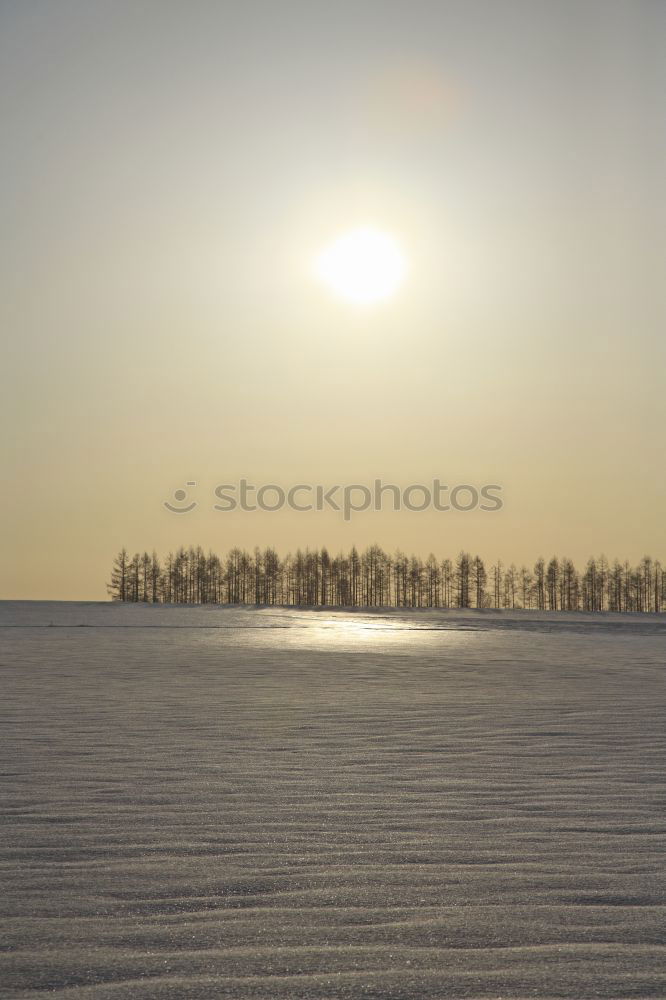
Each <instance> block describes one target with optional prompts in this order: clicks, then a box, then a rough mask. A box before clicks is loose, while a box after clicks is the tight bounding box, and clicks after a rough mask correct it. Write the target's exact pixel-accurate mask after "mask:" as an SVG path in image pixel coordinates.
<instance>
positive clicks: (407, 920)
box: [0, 603, 666, 1000]
mask: <svg viewBox="0 0 666 1000" xmlns="http://www.w3.org/2000/svg"><path fill="white" fill-rule="evenodd" d="M0 641H1V642H2V650H1V655H0V664H1V666H0V669H1V671H2V691H3V697H2V704H1V707H0V711H1V713H2V722H3V732H4V741H3V745H4V751H3V764H2V778H1V788H2V799H3V810H2V817H3V831H2V833H3V836H2V846H1V848H0V865H1V867H2V883H3V893H2V897H1V901H0V907H1V910H2V919H1V921H0V938H1V940H2V954H1V956H0V963H1V964H0V972H1V976H0V983H1V986H0V995H1V996H2V997H7V998H8V997H11V998H23V997H44V996H46V995H48V996H51V995H55V996H57V997H62V998H63V1000H65V998H68V1000H69V998H71V1000H74V998H76V1000H84V998H85V1000H107V998H108V1000H129V998H132V1000H134V998H139V1000H148V998H160V1000H162V998H164V1000H166V998H169V1000H200V998H209V997H210V998H216V997H222V998H228V997H233V998H236V997H237V998H239V1000H242V998H252V1000H305V998H308V1000H325V998H353V1000H356V998H359V1000H360V998H382V1000H407V998H409V1000H420V998H434V997H437V998H445V997H446V998H462V997H466V998H477V1000H479V998H488V1000H489V998H493V1000H498V998H505V1000H507V998H514V1000H518V998H520V1000H526V998H528V997H529V998H534V997H538V998H542V1000H544V998H562V997H567V998H572V1000H585V998H592V997H595V998H598V997H602V998H615V1000H620V998H629V997H665V996H666V961H665V959H666V948H665V943H666V941H665V939H666V930H665V928H666V920H665V918H666V905H665V904H666V897H665V893H664V867H665V866H664V860H665V852H664V846H665V838H664V833H665V831H666V817H665V814H664V801H665V795H664V792H665V784H666V781H665V777H664V776H665V773H666V769H665V764H666V752H665V751H666V731H665V727H664V714H665V713H664V707H665V702H666V686H665V684H664V668H665V663H666V619H664V618H660V617H659V616H655V615H645V616H616V615H584V614H571V615H565V614H557V615H548V614H546V613H542V614H537V613H530V612H515V613H510V612H505V613H494V612H487V613H485V612H481V613H477V612H469V613H461V612H444V611H437V612H435V611H423V612H420V611H409V612H397V611H393V612H391V611H377V612H365V611H357V612H351V611H350V612H345V611H331V610H319V611H305V610H298V609H275V608H272V609H239V608H219V607H198V608H191V607H190V608H188V607H177V608H175V607H165V606H141V605H130V606H119V605H111V604H106V605H104V604H57V603H5V604H2V605H0Z"/></svg>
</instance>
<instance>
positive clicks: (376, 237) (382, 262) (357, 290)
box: [314, 226, 407, 305]
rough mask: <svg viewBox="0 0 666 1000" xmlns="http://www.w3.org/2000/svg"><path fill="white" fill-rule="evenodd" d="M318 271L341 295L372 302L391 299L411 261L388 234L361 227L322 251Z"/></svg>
mask: <svg viewBox="0 0 666 1000" xmlns="http://www.w3.org/2000/svg"><path fill="white" fill-rule="evenodd" d="M314 273H315V275H316V277H317V278H319V280H320V281H323V282H324V284H325V285H327V286H328V287H329V288H330V289H331V291H333V292H334V293H335V294H336V295H338V296H340V297H341V298H343V299H347V301H349V302H355V303H357V304H360V305H368V304H372V303H374V302H380V301H382V300H383V299H388V298H390V297H391V296H392V295H393V294H394V293H395V292H396V291H397V290H398V288H399V287H400V285H401V284H402V282H403V280H404V277H405V274H406V273H407V261H406V259H405V255H404V254H403V252H402V250H401V249H400V246H399V245H398V243H397V241H396V240H395V239H394V238H393V237H392V236H390V235H389V234H388V233H384V232H382V231H381V230H379V229H374V228H372V227H371V226H360V227H359V228H358V229H352V230H351V231H350V232H347V233H344V234H343V235H342V236H340V237H339V238H338V239H337V240H335V241H334V242H333V243H331V245H330V246H328V247H325V248H324V250H322V251H321V253H320V254H319V255H318V256H317V258H316V260H315V262H314Z"/></svg>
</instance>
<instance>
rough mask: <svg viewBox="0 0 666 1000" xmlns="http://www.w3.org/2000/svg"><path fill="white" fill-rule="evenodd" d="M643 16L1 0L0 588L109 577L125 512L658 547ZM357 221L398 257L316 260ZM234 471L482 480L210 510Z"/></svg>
mask: <svg viewBox="0 0 666 1000" xmlns="http://www.w3.org/2000/svg"><path fill="white" fill-rule="evenodd" d="M665 39H666V6H665V5H664V4H663V3H661V2H658V0H626V2H625V0H599V2H597V0H575V2H574V0H551V2H543V0H529V2H528V0H460V2H447V0H438V2H425V0H410V2H409V3H407V2H405V0H401V2H394V0H382V2H376V0H363V2H360V3H359V2H356V0H355V2H353V3H352V2H348V0H343V2H338V3H336V4H331V3H330V2H326V3H324V2H318V0H308V2H293V0H284V2H275V0H271V2H257V0H245V2H244V3H242V4H239V3H230V2H228V3H227V2H221V0H218V2H206V0H191V2H188V3H186V4H185V3H182V2H178V3H176V2H171V0H145V2H141V0H134V2H131V3H128V2H124V0H113V2H104V0H93V2H90V0H85V2H83V0H81V2H80V0H58V2H57V3H52V2H48V3H47V2H43V0H42V2H36V0H26V2H21V3H18V2H11V3H9V2H6V0H5V2H2V3H0V105H1V115H2V122H3V158H2V167H1V168H0V169H1V184H0V212H1V218H2V241H1V243H2V245H1V247H0V330H1V331H2V332H1V333H0V336H1V337H2V347H3V359H4V361H3V364H2V366H1V369H0V407H1V408H2V419H1V422H0V427H1V428H2V431H1V435H2V448H1V454H0V460H1V462H2V467H3V470H4V472H5V474H6V475H5V479H4V482H5V485H4V489H3V492H2V508H3V509H2V524H3V528H4V531H3V543H2V550H3V553H2V560H1V563H0V567H1V568H0V597H2V598H12V599H19V598H21V599H89V600H102V599H105V597H106V589H105V583H106V580H107V579H108V575H109V568H110V564H111V562H112V559H113V557H114V555H115V553H116V552H117V550H118V549H120V547H121V546H123V545H124V546H126V547H127V548H128V549H129V550H130V551H131V552H133V551H135V550H141V551H143V550H144V549H147V550H148V551H152V550H153V549H156V550H157V551H158V552H159V553H165V552H166V551H168V550H169V549H175V548H176V547H178V546H180V545H190V544H193V545H202V546H203V547H204V548H206V549H208V548H212V549H213V550H215V551H218V552H224V551H226V550H227V549H228V548H230V547H232V546H234V545H240V546H247V547H250V548H252V547H254V545H255V544H258V545H260V546H264V545H268V544H271V545H274V546H276V547H277V548H278V549H279V550H281V551H283V552H284V551H287V550H290V549H292V550H293V549H295V548H297V547H299V546H300V547H303V548H304V547H306V546H311V547H312V546H322V545H326V546H327V547H328V548H329V550H330V551H333V552H335V551H337V550H338V549H339V548H348V547H350V546H351V545H352V544H356V545H357V546H361V547H362V546H365V545H367V544H371V543H375V542H376V543H379V544H381V545H382V546H383V547H384V548H386V549H387V550H393V549H396V548H401V549H402V550H406V551H408V552H412V551H413V552H416V553H420V554H422V555H424V556H426V555H427V554H428V553H429V552H430V551H433V552H435V553H436V554H437V555H441V556H445V555H449V556H455V554H456V553H457V552H458V551H460V549H462V548H465V549H469V550H470V551H472V552H475V553H476V552H478V553H479V554H481V555H482V556H483V557H484V558H486V559H487V560H488V561H489V562H492V561H494V560H496V559H498V558H501V559H502V560H503V561H504V562H506V563H509V562H512V561H513V562H516V563H517V564H518V565H520V564H521V563H523V562H524V563H526V564H527V565H532V564H533V562H534V560H535V559H536V558H537V557H538V556H539V555H544V556H545V557H549V556H551V555H552V554H554V553H557V554H560V555H566V556H569V557H571V558H573V559H574V560H576V561H578V562H583V563H584V561H585V560H586V559H587V558H588V556H590V555H592V554H597V555H598V554H600V553H605V554H606V555H607V556H609V557H612V556H619V557H620V558H622V559H624V558H628V559H630V560H638V559H640V558H641V556H643V555H644V554H645V553H646V552H649V553H651V554H652V555H653V556H656V557H660V558H661V559H662V560H664V561H666V519H665V518H664V510H665V504H666V468H665V463H664V445H663V442H664V427H665V422H664V418H665V417H666V402H665V399H666V393H665V392H664V382H665V378H666V374H665V373H666V347H665V341H664V319H665V318H666V297H665V293H664V287H666V283H665V282H664V281H663V273H662V271H663V260H664V250H665V249H666V248H665V245H664V244H665V238H664V233H665V227H664V222H665V219H664V212H665V209H664V206H666V190H664V189H665V187H666V155H665V153H666V141H665V131H664V121H665V120H666V119H665V116H664V97H665V93H666V88H665V82H666V81H665V77H666V69H665V64H664V60H663V57H662V55H663V46H664V41H665ZM358 226H373V227H377V228H379V229H380V230H381V231H383V232H386V233H389V234H390V235H391V236H392V237H393V238H394V239H395V240H396V241H397V242H398V243H399V245H400V247H401V248H402V250H403V252H404V255H405V257H406V260H407V263H408V271H407V275H406V278H405V280H404V282H403V284H402V285H401V287H400V288H399V289H398V291H397V292H396V294H395V295H394V296H392V297H391V298H389V299H386V300H384V301H382V302H378V303H374V304H372V305H363V306H359V305H358V304H357V303H352V302H349V301H346V300H344V299H343V298H340V297H339V296H335V295H334V294H332V293H331V291H330V289H328V288H326V287H324V286H323V285H322V284H321V282H318V281H316V280H315V278H314V277H313V273H312V264H313V260H314V259H315V258H316V256H317V254H318V253H319V252H320V251H321V249H322V248H323V247H326V246H327V245H329V244H330V243H331V241H333V240H335V239H336V238H337V237H338V236H340V235H341V234H344V233H345V232H347V231H349V230H354V229H355V228H356V227H358ZM242 478H245V479H246V480H248V481H249V482H250V483H252V484H253V485H262V484H269V483H274V484H279V485H282V486H283V487H285V488H288V487H289V486H291V485H294V484H299V483H303V484H322V485H325V486H331V485H334V484H335V485H337V484H353V483H358V484H372V483H373V482H374V481H375V479H377V478H381V479H382V481H383V482H385V483H387V482H388V483H395V484H398V485H400V486H401V487H404V486H406V485H409V484H421V483H422V484H428V483H432V481H433V479H434V478H438V479H439V480H440V481H441V482H442V483H444V484H447V485H456V484H473V485H477V486H481V485H483V484H497V485H500V486H501V496H502V501H503V506H502V509H501V510H498V511H492V512H488V511H481V510H472V511H455V510H451V511H436V510H432V509H429V510H425V511H422V512H414V511H408V510H401V511H393V510H390V509H389V510H384V511H382V512H378V511H372V510H368V511H363V512H358V513H356V514H354V515H353V516H352V517H351V518H350V519H349V520H345V519H344V518H343V517H342V515H341V513H340V512H336V511H333V510H327V511H311V512H296V511H289V510H280V511H275V512H263V511H241V510H238V509H236V510H234V511H219V510H215V509H214V504H215V503H216V502H217V501H216V498H215V495H214V490H215V488H216V486H218V485H219V484H235V483H238V482H239V481H240V479H242ZM192 482H194V483H196V486H195V487H189V486H186V485H185V484H186V483H192ZM179 489H185V490H186V493H187V499H186V501H185V503H184V504H179V503H177V502H174V495H175V493H176V491H177V490H179ZM191 499H192V500H194V501H195V502H196V503H197V506H196V508H195V509H194V510H192V511H190V512H189V513H182V512H181V513H173V512H171V511H169V510H168V509H167V508H166V506H165V502H169V503H171V504H172V505H175V506H177V507H178V506H180V507H182V506H184V505H188V504H189V502H190V500H191Z"/></svg>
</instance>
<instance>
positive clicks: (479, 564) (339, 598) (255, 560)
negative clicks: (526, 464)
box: [107, 545, 666, 612]
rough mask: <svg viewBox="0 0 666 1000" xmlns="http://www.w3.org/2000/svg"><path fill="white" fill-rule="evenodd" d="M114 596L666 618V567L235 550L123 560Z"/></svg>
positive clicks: (116, 569) (648, 562) (647, 560)
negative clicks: (627, 613)
mask: <svg viewBox="0 0 666 1000" xmlns="http://www.w3.org/2000/svg"><path fill="white" fill-rule="evenodd" d="M107 589H108V592H109V594H110V596H111V598H112V600H114V601H130V602H144V603H153V604H155V603H163V604H268V605H271V604H279V605H294V606H314V605H318V606H324V605H329V606H336V607H398V608H497V609H500V608H526V609H530V608H531V609H535V610H539V611H634V612H636V611H637V612H660V611H665V610H666V568H664V567H663V566H662V564H661V563H660V562H659V561H658V560H656V559H653V558H651V557H650V556H645V557H644V558H643V559H642V560H641V562H640V563H639V564H638V565H637V566H631V565H630V564H629V563H628V562H620V561H618V560H617V559H615V560H614V561H613V562H612V563H610V562H609V561H608V560H607V559H606V557H605V556H600V557H598V558H591V559H589V560H588V562H587V565H586V566H585V569H584V570H582V571H579V570H578V569H576V567H575V566H574V564H573V562H572V561H571V559H567V558H557V557H553V558H552V559H550V561H549V562H546V561H545V560H544V559H541V558H540V559H537V561H536V562H535V564H534V566H533V567H532V568H529V567H527V566H520V567H517V566H515V565H514V564H511V565H508V566H505V565H503V564H502V563H501V562H496V563H495V564H494V565H492V566H490V567H489V568H488V569H486V566H485V564H484V561H483V559H481V557H480V556H478V555H475V556H472V555H471V554H470V553H469V552H460V554H459V555H458V556H457V558H456V559H453V560H451V559H437V558H436V557H435V556H434V555H429V556H428V558H427V559H425V560H423V559H421V558H419V557H417V556H413V555H412V556H409V555H405V554H404V553H403V552H399V551H398V552H396V553H394V554H389V553H386V552H384V551H383V549H381V548H380V547H379V546H378V545H371V546H370V547H369V548H367V549H365V551H362V552H359V551H358V550H357V549H356V548H355V547H354V548H352V549H351V551H350V552H348V553H346V554H345V553H340V554H339V555H335V556H331V555H329V553H328V551H327V549H325V548H323V549H314V550H312V549H305V550H300V549H299V550H298V551H297V552H296V553H295V554H293V555H292V554H288V555H285V556H280V555H278V553H277V551H276V550H275V549H274V548H270V547H269V548H265V549H263V550H260V549H259V548H255V550H254V552H252V553H250V552H247V551H245V550H243V549H239V548H233V549H231V551H230V552H229V553H228V554H227V555H226V556H225V557H223V558H220V557H219V556H218V555H215V553H213V552H208V553H205V552H204V551H203V549H201V548H189V549H185V548H180V549H178V551H177V552H170V553H169V554H168V555H167V556H166V558H164V559H162V560H160V559H159V558H158V556H157V554H156V553H155V552H153V553H152V555H151V554H149V553H148V552H144V553H143V554H141V553H136V554H135V555H133V556H130V555H129V554H128V552H127V550H126V549H122V550H121V552H119V553H118V555H117V556H116V558H115V560H114V563H113V568H112V572H111V579H110V582H109V583H108V584H107Z"/></svg>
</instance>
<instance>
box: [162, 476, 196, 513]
mask: <svg viewBox="0 0 666 1000" xmlns="http://www.w3.org/2000/svg"><path fill="white" fill-rule="evenodd" d="M185 485H186V486H196V485H197V484H196V482H189V483H185ZM173 499H174V500H175V501H176V504H183V503H184V502H185V501H186V500H187V490H183V489H178V490H175V491H174V494H173ZM164 506H165V507H166V509H167V510H170V511H171V513H172V514H189V513H190V511H192V510H194V508H195V507H197V506H198V504H197V502H196V500H192V502H191V503H189V504H187V505H186V506H185V507H182V506H175V505H174V504H173V503H170V502H169V501H168V500H165V501H164Z"/></svg>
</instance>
